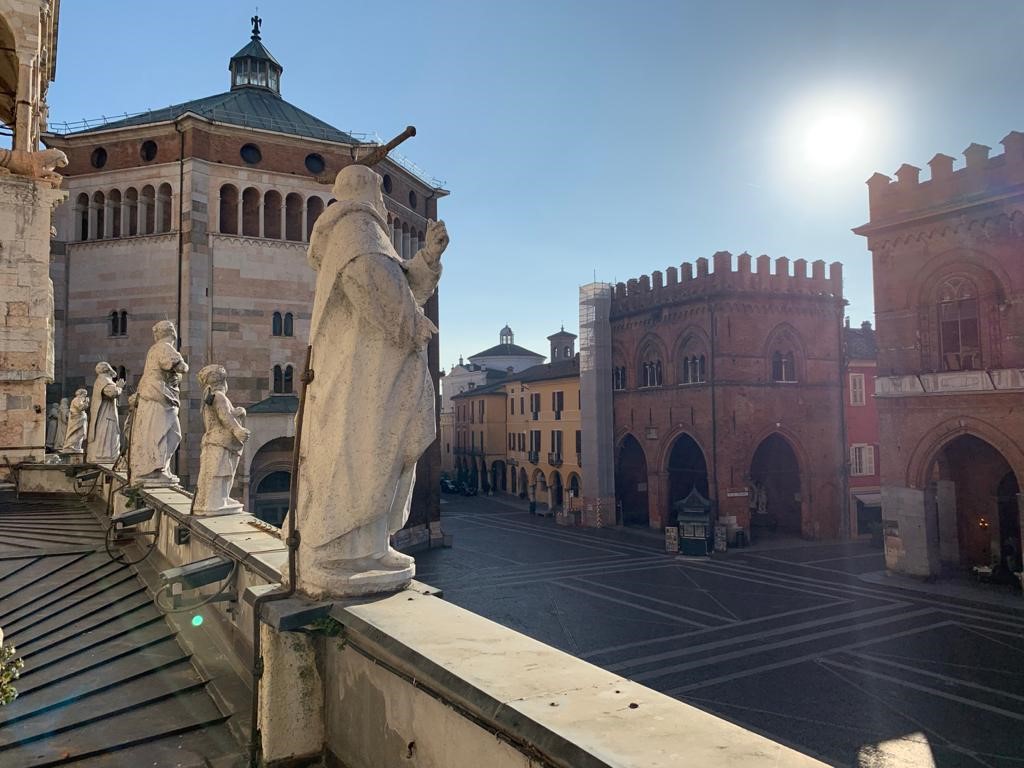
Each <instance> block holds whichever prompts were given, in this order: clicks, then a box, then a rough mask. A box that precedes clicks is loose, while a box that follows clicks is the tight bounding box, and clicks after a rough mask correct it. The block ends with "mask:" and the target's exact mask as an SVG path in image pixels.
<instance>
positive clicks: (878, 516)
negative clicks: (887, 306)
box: [843, 319, 882, 536]
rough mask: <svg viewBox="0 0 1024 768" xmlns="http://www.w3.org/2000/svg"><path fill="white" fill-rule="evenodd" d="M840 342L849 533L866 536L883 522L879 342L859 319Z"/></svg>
mask: <svg viewBox="0 0 1024 768" xmlns="http://www.w3.org/2000/svg"><path fill="white" fill-rule="evenodd" d="M847 323H849V319H847ZM843 345H844V353H845V359H846V374H845V375H844V377H843V392H844V395H843V408H844V411H845V418H846V444H847V446H848V452H849V456H848V459H847V466H848V467H849V480H848V486H849V493H850V500H849V510H850V535H851V536H869V535H872V534H874V533H875V530H876V529H880V527H881V524H882V494H881V461H880V451H879V448H880V446H879V437H878V408H877V406H876V404H875V376H876V374H877V369H878V364H877V360H878V346H877V344H876V343H875V331H874V329H872V327H871V323H870V322H864V323H861V326H860V328H850V327H849V325H847V327H846V328H844V329H843ZM879 533H880V530H879Z"/></svg>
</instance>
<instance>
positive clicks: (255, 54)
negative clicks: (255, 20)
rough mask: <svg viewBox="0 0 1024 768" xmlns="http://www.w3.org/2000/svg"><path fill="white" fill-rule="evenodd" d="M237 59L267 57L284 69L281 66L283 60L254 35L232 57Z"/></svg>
mask: <svg viewBox="0 0 1024 768" xmlns="http://www.w3.org/2000/svg"><path fill="white" fill-rule="evenodd" d="M235 59H266V60H267V61H272V62H274V63H275V64H277V66H278V68H279V69H282V70H283V69H284V67H282V66H281V62H279V61H278V60H277V59H275V58H274V56H273V54H271V53H270V51H268V50H267V46H265V45H264V44H263V41H261V40H260V39H259V38H258V37H253V38H252V39H251V40H250V41H249V42H248V43H247V44H246V45H245V46H244V47H243V48H242V50H240V51H239V52H238V53H236V54H235V55H234V56H232V57H231V60H232V61H234V60H235Z"/></svg>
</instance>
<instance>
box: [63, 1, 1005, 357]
mask: <svg viewBox="0 0 1024 768" xmlns="http://www.w3.org/2000/svg"><path fill="white" fill-rule="evenodd" d="M258 8H259V15H260V16H261V17H262V18H263V29H262V33H263V35H262V37H263V42H264V44H265V45H266V46H267V47H268V49H269V50H270V51H271V52H272V53H273V54H274V56H275V58H276V59H277V60H278V61H279V62H281V64H282V65H283V66H284V74H283V76H282V95H283V96H284V98H286V99H287V100H288V101H290V102H292V103H293V104H295V105H297V106H299V107H301V108H303V109H305V110H306V111H308V112H311V113H312V114H314V115H316V116H317V117H319V118H321V119H323V120H325V121H327V122H328V123H331V124H332V125H334V126H336V127H337V128H340V129H342V130H348V131H360V132H375V133H377V134H378V135H380V136H381V137H383V138H385V139H386V138H390V137H391V136H392V135H394V134H397V133H398V132H400V131H401V130H402V129H403V128H404V127H405V126H406V125H408V124H413V125H415V126H416V127H417V130H418V134H417V136H416V137H415V138H414V139H411V140H410V141H409V142H407V143H406V144H405V145H403V147H402V148H401V151H402V153H403V154H404V155H406V156H407V157H409V158H410V159H411V160H413V161H414V162H415V163H417V164H418V165H419V166H420V167H421V168H423V169H424V170H425V171H427V173H428V174H430V175H431V176H434V177H437V178H438V179H442V180H444V182H445V185H444V186H445V188H446V189H448V190H449V191H450V192H451V195H450V196H449V197H446V198H445V199H443V200H442V201H441V203H440V206H439V213H440V218H442V219H444V220H445V222H446V224H447V227H448V231H449V234H450V236H451V245H450V246H449V248H448V250H447V252H446V253H445V255H444V258H443V262H444V265H445V272H444V276H443V278H442V280H441V285H440V306H441V323H440V326H441V364H442V367H444V368H449V367H450V366H451V365H452V364H453V363H454V362H456V361H457V359H458V357H459V356H460V355H465V356H466V357H468V356H469V355H471V354H474V353H476V352H479V351H481V350H483V349H486V348H487V347H490V346H492V345H494V344H496V343H497V342H498V331H499V329H500V328H501V327H502V326H504V325H505V324H506V323H508V324H509V325H511V327H512V329H513V330H514V332H515V335H516V336H515V340H516V343H518V344H521V345H523V346H525V347H527V348H529V349H532V350H535V351H537V352H540V353H541V354H546V353H547V349H548V343H547V340H546V337H547V336H548V335H549V334H551V333H554V332H555V331H557V330H558V329H559V327H560V326H562V325H564V326H565V328H566V329H567V330H571V331H573V332H576V330H577V327H578V290H579V286H580V285H581V284H585V283H589V282H592V281H593V280H594V279H595V278H596V279H597V280H599V281H606V282H617V281H625V280H627V279H629V278H631V277H638V276H640V275H642V274H650V273H651V272H652V271H653V270H656V269H660V270H664V269H665V268H666V267H668V266H671V265H679V264H680V263H682V262H686V261H689V262H693V261H694V260H696V259H697V258H699V257H702V256H703V257H707V258H710V257H711V255H712V254H713V253H715V252H716V251H720V250H727V251H731V252H732V253H733V254H738V253H742V252H743V251H747V252H749V253H751V254H753V255H754V256H757V255H759V254H768V255H769V256H771V257H773V258H775V257H779V256H787V257H789V258H790V259H791V260H795V259H800V258H803V259H807V260H808V261H813V260H815V259H824V260H825V261H826V262H832V261H841V262H842V263H843V265H844V283H845V287H844V293H845V295H846V298H847V299H848V301H849V307H848V314H849V316H850V318H851V320H852V322H853V323H854V324H859V323H860V322H861V321H862V320H871V319H873V301H872V277H871V263H870V254H869V253H868V251H867V249H866V245H865V241H864V239H863V238H861V237H858V236H856V235H854V234H853V233H852V232H851V231H850V230H851V228H852V227H855V226H858V225H860V224H862V223H864V222H865V221H866V220H867V188H866V187H865V186H864V182H865V181H866V179H867V178H868V177H869V176H871V174H872V173H874V172H876V171H881V172H882V173H886V174H888V175H892V173H893V172H894V171H895V170H896V168H898V167H899V166H900V165H901V164H902V163H904V162H907V163H910V164H912V165H916V166H919V167H922V168H923V169H924V172H923V173H922V176H921V178H922V180H924V179H927V178H928V169H927V162H928V160H929V159H931V158H932V156H933V155H935V154H936V153H937V152H943V153H945V154H949V155H952V156H954V157H956V158H957V163H956V164H955V165H954V167H957V168H958V167H961V166H962V165H963V159H962V155H961V153H962V150H963V149H964V148H965V147H967V146H968V145H969V144H970V143H971V142H978V143H980V144H986V145H988V146H991V147H992V148H993V151H992V154H993V155H995V154H998V153H999V152H1001V151H1002V148H1001V146H1000V144H999V141H1000V139H1002V138H1003V137H1004V136H1005V135H1006V134H1007V133H1009V132H1010V131H1011V130H1024V114H1022V111H1024V102H1022V101H1021V99H1020V94H1021V93H1022V92H1024V67H1022V66H1021V64H1022V62H1024V53H1021V49H1020V45H1019V32H1020V30H1021V29H1022V28H1024V3H1020V2H1017V1H1012V2H1011V1H1006V2H1004V1H1002V0H987V1H985V2H976V3H965V2H943V1H941V0H932V1H930V2H924V1H923V0H900V1H899V2H892V1H891V0H888V1H885V2H879V1H878V0H856V1H855V2H843V1H841V0H829V1H822V0H817V1H815V2H802V1H797V0H792V1H790V2H771V3H770V2H766V1H764V2H739V1H732V0H717V1H713V2H688V1H683V0H676V1H675V2H672V1H670V0H630V1H629V2H626V1H625V0H620V1H619V2H611V0H519V1H512V2H508V1H506V2H496V1H495V0H431V1H430V2H423V0H418V1H417V2H411V1H409V2H406V1H402V2H399V1H396V0H378V1H377V2H374V3H346V2H314V1H313V0H303V2H295V0H290V1H289V2H286V1H284V0H260V2H259V5H258ZM255 10H256V5H255V4H253V3H243V2H236V1H235V0H215V1H211V0H206V2H193V1H192V0H181V1H180V2H178V3H175V4H169V3H139V2H136V1H134V0H132V1H131V2H129V1H128V0H102V1H100V0H90V1H89V2H84V1H83V0H64V2H62V4H61V17H60V37H59V45H58V57H57V79H56V82H55V83H54V84H53V85H52V86H51V88H50V92H49V99H48V100H49V104H50V115H51V117H52V120H53V121H55V122H60V121H68V122H73V121H76V120H80V119H82V118H98V117H100V116H102V115H108V116H110V115H116V114H123V113H125V112H127V113H133V112H138V111H141V110H144V109H148V108H158V107H163V106H167V105H169V104H175V103H179V102H182V101H187V100H189V99H194V98H199V97H202V96H207V95H212V94H215V93H220V92H223V91H225V90H227V89H228V87H229V82H228V72H227V63H228V59H229V58H230V57H231V55H232V54H234V53H235V51H237V50H238V49H239V48H241V47H242V46H243V45H245V43H246V42H247V41H248V38H249V32H250V24H249V17H250V16H252V15H253V12H254V11H255ZM51 126H52V127H54V128H56V126H55V125H54V123H53V122H51Z"/></svg>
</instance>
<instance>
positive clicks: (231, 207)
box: [220, 184, 239, 235]
mask: <svg viewBox="0 0 1024 768" xmlns="http://www.w3.org/2000/svg"><path fill="white" fill-rule="evenodd" d="M220 231H221V234H223V235H237V234H239V232H238V189H237V188H236V187H235V186H234V185H233V184H225V185H224V186H222V187H221V188H220Z"/></svg>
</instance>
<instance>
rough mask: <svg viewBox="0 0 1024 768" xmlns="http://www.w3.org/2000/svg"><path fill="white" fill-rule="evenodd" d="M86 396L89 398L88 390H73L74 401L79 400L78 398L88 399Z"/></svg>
mask: <svg viewBox="0 0 1024 768" xmlns="http://www.w3.org/2000/svg"><path fill="white" fill-rule="evenodd" d="M88 396H89V390H88V389H76V390H75V399H76V400H77V399H78V398H80V397H88Z"/></svg>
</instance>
